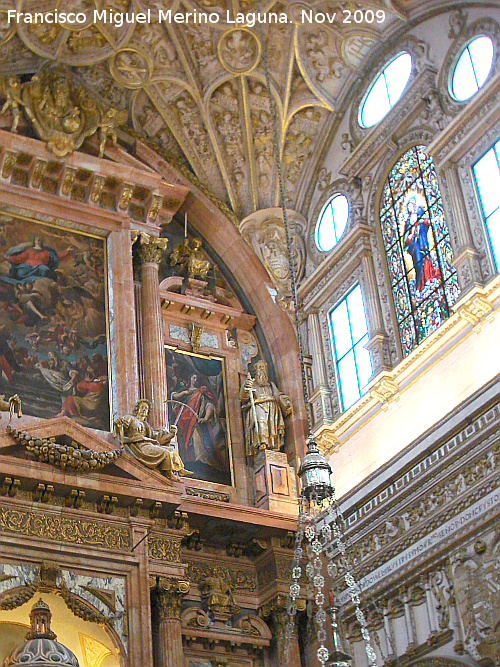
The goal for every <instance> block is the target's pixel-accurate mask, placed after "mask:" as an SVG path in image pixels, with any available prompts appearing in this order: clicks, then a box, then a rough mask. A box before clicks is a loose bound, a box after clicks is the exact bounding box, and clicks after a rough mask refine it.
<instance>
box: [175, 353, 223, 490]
mask: <svg viewBox="0 0 500 667" xmlns="http://www.w3.org/2000/svg"><path fill="white" fill-rule="evenodd" d="M165 357H166V364H167V383H168V399H169V400H168V411H169V415H168V417H169V423H170V424H176V426H177V429H178V430H177V442H178V447H179V456H180V457H181V459H182V462H183V463H184V467H185V468H186V470H189V471H191V472H192V473H193V477H194V478H196V479H200V480H205V481H208V482H214V483H217V484H226V485H231V484H232V463H231V438H230V431H229V419H228V414H227V389H226V378H225V366H224V359H223V358H221V357H215V356H204V355H200V354H194V353H191V352H184V351H182V350H177V349H171V348H169V347H167V348H166V350H165Z"/></svg>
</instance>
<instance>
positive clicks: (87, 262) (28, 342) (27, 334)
mask: <svg viewBox="0 0 500 667" xmlns="http://www.w3.org/2000/svg"><path fill="white" fill-rule="evenodd" d="M106 280H107V276H106V246H105V240H104V239H102V238H99V237H96V236H92V235H89V234H84V233H81V232H77V231H75V230H72V229H67V228H63V227H60V226H57V225H52V224H47V223H42V222H39V221H38V220H33V219H30V218H27V217H24V216H21V215H15V214H13V213H10V212H9V213H7V212H0V373H1V377H0V393H3V394H5V395H11V394H14V393H17V394H19V396H20V397H21V400H22V404H23V411H24V412H25V413H26V414H28V415H32V416H35V417H43V418H51V417H57V416H67V417H69V418H70V419H73V420H75V421H76V422H78V423H79V424H82V425H83V426H88V427H90V428H96V429H102V430H109V427H110V401H109V371H108V335H107V330H108V326H107V306H106V304H107V289H106Z"/></svg>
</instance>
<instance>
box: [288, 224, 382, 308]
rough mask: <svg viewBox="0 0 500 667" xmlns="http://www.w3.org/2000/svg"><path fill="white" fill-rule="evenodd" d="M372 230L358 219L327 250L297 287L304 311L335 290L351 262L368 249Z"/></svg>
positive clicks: (357, 260) (350, 268)
mask: <svg viewBox="0 0 500 667" xmlns="http://www.w3.org/2000/svg"><path fill="white" fill-rule="evenodd" d="M372 233H373V230H372V229H371V228H370V227H369V226H368V225H367V224H365V223H358V224H357V225H356V226H355V227H353V228H352V229H351V230H349V231H348V232H347V234H346V235H345V237H344V238H342V240H341V241H340V243H338V244H337V245H336V246H335V247H334V248H333V250H332V251H331V252H330V254H329V255H328V257H327V258H326V259H325V260H324V261H323V262H322V264H320V265H319V266H318V267H317V269H316V270H315V271H314V272H313V273H312V274H311V275H310V276H309V277H308V278H307V279H305V280H304V281H303V282H302V283H301V284H300V286H299V288H298V297H299V299H300V300H301V301H302V303H303V314H304V315H307V314H309V313H310V312H312V311H313V310H314V309H315V308H318V307H319V306H321V304H322V302H323V301H324V299H325V298H326V295H327V294H330V293H331V292H333V291H334V290H335V287H336V285H338V284H339V283H340V282H342V280H344V278H345V277H346V276H347V275H348V274H349V273H351V272H352V267H353V263H355V264H357V263H358V262H359V258H360V257H363V256H364V255H369V254H370V253H371V246H370V238H371V235H372Z"/></svg>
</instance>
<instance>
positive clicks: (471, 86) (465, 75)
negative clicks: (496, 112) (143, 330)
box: [451, 49, 478, 102]
mask: <svg viewBox="0 0 500 667" xmlns="http://www.w3.org/2000/svg"><path fill="white" fill-rule="evenodd" d="M451 91H452V93H453V97H454V98H455V99H456V100H458V101H459V102H463V101H464V100H468V99H469V97H472V96H473V95H474V93H477V91H478V87H477V83H476V77H475V76H474V70H473V68H472V61H471V59H470V55H469V51H468V49H465V50H464V52H463V53H462V55H461V56H460V58H459V60H458V63H457V66H456V67H455V71H454V72H453V81H452V84H451Z"/></svg>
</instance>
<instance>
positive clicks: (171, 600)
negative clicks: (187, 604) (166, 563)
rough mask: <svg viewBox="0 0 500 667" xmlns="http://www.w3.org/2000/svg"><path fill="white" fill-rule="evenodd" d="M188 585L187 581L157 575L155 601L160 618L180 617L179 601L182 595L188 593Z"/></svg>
mask: <svg viewBox="0 0 500 667" xmlns="http://www.w3.org/2000/svg"><path fill="white" fill-rule="evenodd" d="M189 587H190V584H189V581H185V580H181V579H174V578H172V577H159V579H158V595H157V602H158V611H159V613H160V617H161V618H162V619H163V618H180V617H181V601H182V598H183V596H184V595H186V594H187V593H189Z"/></svg>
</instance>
